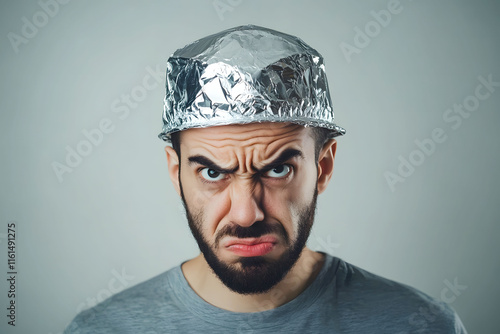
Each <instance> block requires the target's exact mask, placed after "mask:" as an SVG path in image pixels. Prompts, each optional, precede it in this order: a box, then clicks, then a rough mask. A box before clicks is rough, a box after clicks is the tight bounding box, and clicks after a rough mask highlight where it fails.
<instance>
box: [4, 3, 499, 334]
mask: <svg viewBox="0 0 500 334" xmlns="http://www.w3.org/2000/svg"><path fill="white" fill-rule="evenodd" d="M0 11H1V14H0V16H1V20H0V29H1V36H2V39H1V51H0V52H1V67H0V70H1V72H0V78H1V92H0V94H1V98H0V105H1V116H0V117H1V118H0V135H1V140H0V147H1V159H2V160H1V164H0V172H1V202H0V209H1V210H0V211H1V212H0V268H2V275H3V276H2V277H6V276H7V272H8V271H9V269H8V267H7V257H8V249H7V246H8V230H7V229H8V227H7V226H8V224H10V223H12V222H13V223H14V224H15V227H16V228H15V230H16V239H15V252H16V253H15V254H16V270H17V276H16V281H15V290H16V299H15V303H16V304H15V305H16V322H15V324H16V326H15V327H12V326H10V325H8V324H7V321H9V318H8V317H7V315H8V313H9V310H7V306H8V303H10V300H12V298H9V297H8V290H9V289H10V288H11V287H10V283H9V282H8V281H7V280H6V279H2V283H1V284H0V286H1V291H0V296H1V297H0V298H1V301H2V303H1V305H2V308H1V309H2V310H3V311H2V314H0V315H1V317H0V319H2V320H1V324H0V332H2V333H23V334H24V333H46V334H49V333H52V334H55V333H60V332H61V331H62V330H63V328H64V327H65V326H66V325H67V324H68V323H69V322H70V321H71V319H72V318H73V317H74V316H75V315H76V314H77V312H79V311H80V310H83V309H85V308H88V307H91V306H93V305H95V303H97V302H100V301H102V300H103V299H105V298H107V297H109V296H110V295H112V294H114V293H117V292H119V291H122V290H123V289H125V288H128V287H131V286H133V285H135V284H137V283H139V282H142V281H144V280H146V279H148V278H150V277H153V276H155V275H157V274H159V273H161V272H163V271H165V270H167V269H169V268H171V267H173V266H175V265H178V264H180V263H181V262H182V261H184V260H186V259H188V258H191V257H194V256H195V255H196V254H197V252H198V250H197V246H196V243H195V241H194V239H193V238H192V236H191V234H190V232H189V229H188V226H187V223H186V220H185V217H184V212H183V209H182V206H181V201H180V200H179V198H178V196H177V194H176V193H175V191H174V189H173V187H172V186H171V183H170V179H169V177H168V175H167V164H166V158H165V154H164V151H163V148H164V146H165V144H164V143H163V142H162V141H161V140H160V139H158V138H157V135H158V133H159V132H160V130H161V126H162V123H161V114H162V110H163V107H162V101H163V96H164V77H165V74H164V72H165V69H166V60H167V58H168V56H169V55H170V54H171V53H172V52H174V51H175V50H176V49H178V48H180V47H183V46H184V45H185V44H187V43H189V42H192V41H194V40H196V39H198V38H201V37H204V36H206V35H208V34H212V33H216V32H219V31H221V30H223V29H227V28H230V27H234V26H238V25H243V24H255V25H260V26H264V27H268V28H272V29H276V30H278V31H282V32H286V33H289V34H292V35H296V36H299V37H300V38H302V39H303V40H304V41H305V42H306V43H308V44H310V45H311V46H312V47H313V48H315V49H317V50H318V51H319V52H320V53H322V55H323V56H324V58H325V64H326V71H327V74H328V79H329V84H330V91H331V94H332V99H333V103H334V107H335V116H336V120H337V122H338V124H339V125H341V126H343V127H345V128H346V129H347V135H346V136H344V137H340V138H338V149H337V159H336V162H335V171H334V175H333V179H332V182H331V184H330V186H329V188H328V190H327V191H326V193H324V194H323V195H321V196H320V197H319V203H318V210H317V218H316V222H315V226H314V229H313V232H312V235H311V237H310V240H309V246H310V247H311V248H313V249H315V250H320V251H325V252H328V253H331V254H332V255H335V256H338V257H341V258H343V259H344V260H346V261H349V262H351V263H353V264H355V265H358V266H360V267H362V268H365V269H367V270H369V271H372V272H374V273H376V274H379V275H382V276H385V277H387V278H390V279H393V280H396V281H398V282H403V283H406V284H409V285H412V286H414V287H416V288H418V289H421V290H423V291H424V292H426V293H427V294H429V295H431V296H433V297H435V298H437V299H438V300H442V301H444V302H447V303H449V304H450V305H451V306H452V307H453V308H454V309H455V310H456V311H457V312H458V313H459V315H460V316H461V318H462V320H463V322H464V324H465V326H466V327H467V328H468V330H469V332H470V333H492V334H493V333H500V322H499V320H498V311H499V310H500V299H499V297H500V295H499V292H500V288H499V284H498V283H497V281H498V277H499V276H498V275H499V272H500V265H499V260H498V254H500V243H499V241H498V239H499V232H500V224H499V217H500V205H499V198H500V196H499V195H500V190H499V189H500V177H499V176H498V171H499V170H500V160H499V157H498V155H499V151H500V150H499V148H500V140H499V134H498V133H499V131H498V127H499V121H500V115H499V110H498V108H499V105H500V84H499V82H500V66H499V62H498V60H499V59H500V47H499V36H500V21H499V19H498V18H499V15H500V5H499V3H498V2H495V1H474V2H472V1H450V0H446V1H430V0H429V1H424V0H421V1H416V0H414V1H411V0H400V1H397V0H392V1H386V0H380V1H347V0H344V1H307V2H306V1H267V0H266V1H264V0H259V1H255V0H253V1H250V0H217V1H212V0H207V1H164V0H163V1H153V0H151V1H118V0H110V1H80V0H73V1H67V0H64V1H63V0H59V1H56V0H41V1H22V2H20V1H19V2H13V1H2V3H1V7H0ZM381 307H383V305H381ZM424 311H425V310H424ZM408 321H409V323H410V324H411V326H412V328H414V329H415V330H418V329H423V328H425V327H426V326H430V325H431V324H432V317H430V316H429V315H428V313H425V312H422V310H415V313H413V314H408Z"/></svg>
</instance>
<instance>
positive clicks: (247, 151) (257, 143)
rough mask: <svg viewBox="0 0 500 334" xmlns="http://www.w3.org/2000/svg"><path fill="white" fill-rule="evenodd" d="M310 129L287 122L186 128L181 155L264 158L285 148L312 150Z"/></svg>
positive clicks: (229, 158) (260, 159) (224, 159)
mask: <svg viewBox="0 0 500 334" xmlns="http://www.w3.org/2000/svg"><path fill="white" fill-rule="evenodd" d="M310 132H311V129H310V128H305V127H303V126H301V125H297V124H291V123H270V122H268V123H252V124H244V125H223V126H216V127H209V128H199V129H189V130H186V131H183V133H181V141H180V142H181V147H182V152H183V155H184V152H186V155H184V157H186V158H189V156H193V155H202V156H207V157H210V158H211V159H214V160H217V161H220V162H223V161H225V162H227V163H230V164H231V162H230V161H233V160H236V159H245V160H253V161H254V163H255V162H257V161H262V162H263V161H265V160H268V159H272V158H273V157H275V156H276V155H279V154H280V153H282V152H283V151H285V150H286V149H291V148H293V149H295V150H298V151H300V152H307V151H312V148H313V145H314V141H313V138H312V136H311V135H310Z"/></svg>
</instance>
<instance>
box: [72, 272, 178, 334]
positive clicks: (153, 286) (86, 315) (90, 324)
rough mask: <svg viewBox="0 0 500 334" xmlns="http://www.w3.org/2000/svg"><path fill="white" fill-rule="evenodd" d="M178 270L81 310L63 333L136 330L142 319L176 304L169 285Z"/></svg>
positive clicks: (171, 307)
mask: <svg viewBox="0 0 500 334" xmlns="http://www.w3.org/2000/svg"><path fill="white" fill-rule="evenodd" d="M178 270H180V269H179V267H175V268H172V269H170V270H168V271H166V272H164V273H162V274H160V275H158V276H156V277H153V278H151V279H149V280H147V281H145V282H142V283H139V284H137V285H135V286H133V287H131V288H129V289H126V290H124V291H122V292H120V293H117V294H115V295H113V296H111V297H110V298H108V299H106V300H105V301H103V302H102V303H100V304H98V305H96V306H94V307H92V308H90V309H87V310H85V311H82V312H81V313H79V314H78V315H77V316H76V317H75V319H73V321H72V322H71V324H70V325H69V326H68V327H67V328H66V330H65V331H64V333H65V334H70V333H71V334H84V333H115V332H129V331H130V330H131V329H134V328H136V329H137V330H139V332H140V330H142V329H143V327H142V326H143V325H144V324H145V323H146V322H148V321H151V319H154V318H157V317H159V315H160V313H162V312H171V311H173V310H175V309H176V308H178V307H179V305H178V303H176V297H175V293H174V288H173V286H172V284H175V281H176V276H177V274H178V273H177V271H178ZM163 314H165V313H163ZM121 329H124V330H123V331H122V330H121Z"/></svg>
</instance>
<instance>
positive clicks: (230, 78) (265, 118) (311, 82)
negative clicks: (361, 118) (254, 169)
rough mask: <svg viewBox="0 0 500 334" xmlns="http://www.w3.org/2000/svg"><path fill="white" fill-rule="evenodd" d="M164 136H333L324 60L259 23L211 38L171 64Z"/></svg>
mask: <svg viewBox="0 0 500 334" xmlns="http://www.w3.org/2000/svg"><path fill="white" fill-rule="evenodd" d="M164 102H165V105H164V112H163V124H164V126H163V131H162V132H161V133H160V134H159V136H158V137H159V138H161V139H163V140H165V141H167V142H169V141H170V134H171V133H173V132H176V131H182V130H186V129H190V128H199V127H208V126H217V125H228V124H245V123H255V122H292V123H296V124H301V125H304V126H312V127H323V128H327V129H330V130H331V137H335V136H339V135H343V134H344V133H345V130H344V129H343V128H341V127H340V126H337V125H336V124H335V123H334V114H333V108H332V104H331V99H330V93H329V89H328V82H327V79H326V73H325V67H324V64H323V57H322V56H321V55H320V54H319V53H318V52H317V51H316V50H314V49H313V48H311V47H310V46H308V45H307V44H305V43H304V42H303V41H302V40H301V39H299V38H297V37H295V36H292V35H287V34H284V33H281V32H278V31H275V30H271V29H267V28H263V27H258V26H254V25H246V26H240V27H236V28H232V29H228V30H225V31H222V32H220V33H217V34H214V35H210V36H207V37H205V38H202V39H200V40H198V41H196V42H194V43H191V44H189V45H187V46H185V47H184V48H182V49H179V50H177V51H175V52H174V54H172V56H170V58H169V59H168V63H167V75H166V95H165V101H164Z"/></svg>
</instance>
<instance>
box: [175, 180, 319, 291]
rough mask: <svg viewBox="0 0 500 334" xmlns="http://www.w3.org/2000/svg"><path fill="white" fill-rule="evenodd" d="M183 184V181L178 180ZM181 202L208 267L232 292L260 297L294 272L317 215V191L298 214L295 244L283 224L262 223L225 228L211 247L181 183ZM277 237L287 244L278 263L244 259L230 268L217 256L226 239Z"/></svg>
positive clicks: (276, 260) (266, 260)
mask: <svg viewBox="0 0 500 334" xmlns="http://www.w3.org/2000/svg"><path fill="white" fill-rule="evenodd" d="M179 181H180V180H179ZM180 190H181V198H182V202H183V204H184V208H185V210H186V216H187V220H188V224H189V228H190V230H191V233H192V234H193V236H194V238H195V239H196V242H197V243H198V247H199V249H200V251H201V252H202V254H203V256H204V257H205V260H206V261H207V263H208V265H209V266H210V268H211V269H212V271H213V272H214V273H215V275H216V276H217V277H218V278H219V279H220V280H221V281H222V283H224V285H225V286H227V287H228V288H229V289H230V290H232V291H234V292H237V293H239V294H245V295H248V294H258V293H264V292H267V291H269V290H270V289H271V288H272V287H274V286H275V285H276V284H278V283H279V282H280V281H281V280H283V278H284V277H285V275H286V274H287V273H288V272H289V271H290V270H291V269H292V267H293V266H294V265H295V263H296V262H297V260H298V259H299V257H300V254H301V253H302V250H303V249H304V247H305V245H306V242H307V239H308V238H309V234H310V232H311V227H312V224H313V221H314V214H315V211H316V199H317V196H318V191H317V187H315V191H314V195H313V198H312V200H311V202H310V203H309V205H307V206H305V207H304V208H302V209H301V210H299V213H298V233H297V237H296V238H295V240H290V238H289V236H288V235H287V233H286V231H285V229H284V227H283V225H282V224H279V223H275V224H269V223H265V222H262V221H258V222H255V223H254V224H252V225H251V226H249V227H242V226H240V225H237V224H231V225H227V226H224V227H223V228H222V229H221V230H219V232H217V235H216V238H215V241H214V243H213V245H211V244H210V243H209V242H208V241H207V240H206V239H205V238H204V236H203V233H202V226H203V210H200V212H198V213H196V214H193V213H192V212H191V211H190V210H189V207H188V205H187V203H186V200H185V198H184V192H183V190H182V183H180ZM270 233H274V234H276V235H278V236H280V237H281V239H282V240H284V241H285V243H286V246H287V247H286V250H285V252H284V253H283V254H282V255H281V256H280V257H279V258H278V259H274V260H273V259H266V258H264V257H261V256H255V257H241V258H240V259H239V260H238V262H237V264H228V263H225V262H223V261H221V260H220V259H219V258H218V257H217V255H216V252H215V251H216V250H217V249H218V245H219V240H220V239H221V238H222V237H224V236H230V237H236V238H258V237H260V236H262V235H265V234H270Z"/></svg>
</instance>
